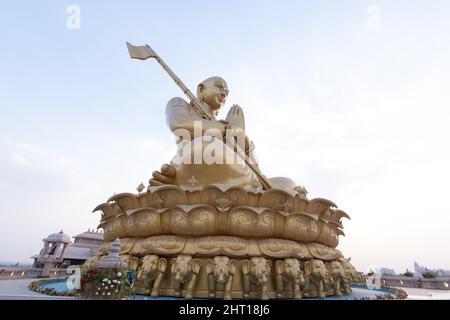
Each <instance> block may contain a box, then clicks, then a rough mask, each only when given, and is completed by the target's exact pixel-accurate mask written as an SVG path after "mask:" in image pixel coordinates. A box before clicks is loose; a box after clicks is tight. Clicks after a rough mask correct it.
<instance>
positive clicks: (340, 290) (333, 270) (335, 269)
mask: <svg viewBox="0 0 450 320" xmlns="http://www.w3.org/2000/svg"><path fill="white" fill-rule="evenodd" d="M326 267H327V270H328V272H329V274H330V276H331V277H332V278H333V293H334V295H336V296H341V295H342V294H349V293H351V292H352V289H351V288H350V281H351V280H350V277H349V276H348V275H347V273H346V272H345V270H344V268H343V267H342V264H341V263H340V262H339V261H331V262H327V263H326Z"/></svg>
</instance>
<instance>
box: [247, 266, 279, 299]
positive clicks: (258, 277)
mask: <svg viewBox="0 0 450 320" xmlns="http://www.w3.org/2000/svg"><path fill="white" fill-rule="evenodd" d="M271 266H272V261H270V260H266V259H265V258H263V257H253V258H251V259H250V260H244V261H242V265H241V268H242V274H243V281H244V283H243V284H244V298H249V297H250V289H251V284H252V283H253V284H255V285H256V287H258V289H259V291H260V292H259V295H260V297H261V299H262V300H268V299H269V296H268V295H267V289H268V286H269V281H270V278H271V277H270V270H271Z"/></svg>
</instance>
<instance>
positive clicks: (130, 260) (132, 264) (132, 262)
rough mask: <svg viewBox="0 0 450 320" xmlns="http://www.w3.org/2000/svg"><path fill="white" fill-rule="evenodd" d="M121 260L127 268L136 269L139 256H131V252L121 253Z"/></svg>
mask: <svg viewBox="0 0 450 320" xmlns="http://www.w3.org/2000/svg"><path fill="white" fill-rule="evenodd" d="M120 258H121V259H122V262H123V263H125V264H126V265H127V266H128V268H130V269H132V270H134V271H136V270H137V269H138V268H139V258H136V257H133V256H132V255H131V254H124V255H121V256H120Z"/></svg>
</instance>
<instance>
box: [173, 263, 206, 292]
mask: <svg viewBox="0 0 450 320" xmlns="http://www.w3.org/2000/svg"><path fill="white" fill-rule="evenodd" d="M170 271H171V272H172V280H173V287H174V290H175V292H174V295H175V296H176V297H179V296H181V290H182V289H183V286H184V285H185V284H186V283H187V285H186V294H185V298H186V299H192V292H193V290H194V286H195V283H196V282H197V276H198V273H199V272H200V260H198V259H193V258H192V256H189V255H183V254H181V255H179V256H178V257H176V258H173V259H172V260H171V269H170Z"/></svg>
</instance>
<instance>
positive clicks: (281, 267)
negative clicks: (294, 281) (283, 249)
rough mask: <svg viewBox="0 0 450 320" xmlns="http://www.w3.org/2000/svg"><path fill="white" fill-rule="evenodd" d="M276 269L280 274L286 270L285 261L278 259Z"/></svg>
mask: <svg viewBox="0 0 450 320" xmlns="http://www.w3.org/2000/svg"><path fill="white" fill-rule="evenodd" d="M275 271H276V272H277V273H278V274H282V273H283V272H284V261H283V260H277V261H276V262H275Z"/></svg>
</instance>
